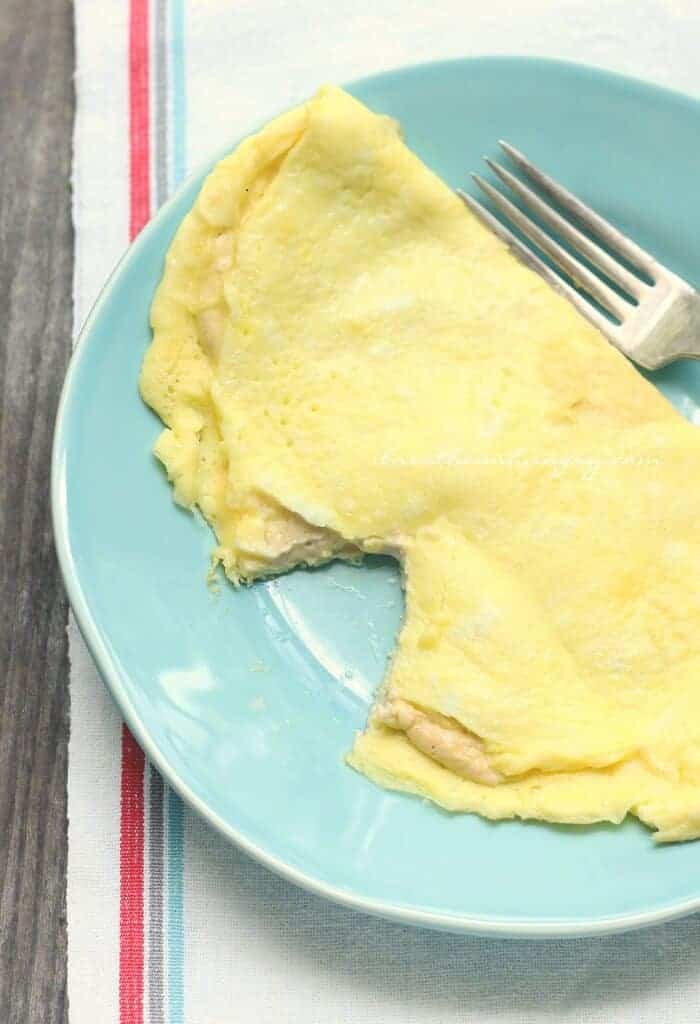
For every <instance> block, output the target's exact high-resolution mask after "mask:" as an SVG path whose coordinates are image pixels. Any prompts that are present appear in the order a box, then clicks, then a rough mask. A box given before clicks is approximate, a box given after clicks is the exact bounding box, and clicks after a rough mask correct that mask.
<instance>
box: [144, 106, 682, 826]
mask: <svg viewBox="0 0 700 1024" xmlns="http://www.w3.org/2000/svg"><path fill="white" fill-rule="evenodd" d="M152 325H153V343H152V345H151V347H150V348H149V350H148V352H147V354H146V359H145V362H144V366H143V372H142V376H141V392H142V394H143V397H144V398H145V400H146V401H147V402H148V403H149V405H151V406H152V407H153V408H154V409H155V410H156V411H157V412H158V414H159V415H160V416H161V418H162V419H163V421H164V423H165V424H166V429H165V430H164V431H163V433H162V434H161V437H160V438H159V440H158V443H157V445H156V454H157V455H158V457H159V458H160V459H161V460H162V462H163V463H164V465H165V467H166V469H167V472H168V474H169V477H170V479H171V481H172V483H173V485H174V489H175V496H176V498H177V500H178V501H180V502H181V503H183V504H185V505H188V506H194V505H197V506H198V507H199V508H200V509H201V510H202V512H203V513H204V515H205V516H206V517H207V519H208V520H209V522H210V523H211V525H212V526H213V528H214V530H215V532H216V535H217V537H218V543H219V546H218V548H217V552H216V553H217V557H218V558H219V559H220V560H221V562H222V563H223V565H224V568H225V570H226V572H227V574H228V575H229V577H230V578H231V579H232V580H233V581H234V582H238V581H241V580H245V581H249V580H252V579H255V578H257V577H260V576H264V575H267V574H270V573H276V572H280V571H283V570H285V569H288V568H290V567H292V566H294V565H299V564H313V563H318V562H321V561H324V560H327V559H329V558H334V557H343V558H355V557H358V556H359V555H360V554H361V553H362V552H364V551H373V552H375V551H387V552H390V553H392V554H394V555H396V556H397V557H398V558H400V559H401V562H402V565H403V569H404V577H405V586H406V593H407V611H406V620H405V623H404V626H403V629H402V632H401V635H400V637H399V641H398V648H397V651H396V654H395V657H394V659H393V663H392V665H391V667H390V670H389V673H388V677H387V679H386V680H385V683H384V685H383V687H382V692H381V694H380V696H379V698H378V701H377V704H376V706H375V708H374V710H373V712H372V715H371V717H370V722H369V725H368V728H367V731H366V732H365V733H363V734H362V735H360V736H359V737H358V738H357V740H356V743H355V747H354V749H353V751H352V753H351V754H350V758H349V760H350V763H351V764H352V765H353V766H354V767H355V768H357V769H359V770H361V771H363V772H365V773H366V774H367V775H368V776H370V777H371V778H372V779H374V780H375V781H377V782H379V783H381V784H382V785H386V786H389V787H393V788H397V789H405V790H409V791H411V792H414V793H418V794H421V795H424V796H428V797H430V798H431V799H432V800H434V801H435V802H437V803H439V804H441V805H442V806H444V807H446V808H449V809H450V810H453V811H476V812H478V813H480V814H483V815H485V816H487V817H491V818H502V817H514V816H518V817H523V818H541V819H545V820H547V821H561V822H575V823H585V822H593V821H600V820H608V821H620V820H621V819H622V818H623V817H624V816H625V815H626V814H627V813H630V812H631V813H633V814H635V815H637V816H638V817H639V818H641V819H642V820H643V821H645V822H647V823H648V824H649V825H651V826H653V827H654V828H656V829H657V830H658V831H657V833H656V838H658V839H661V840H675V839H689V838H693V837H695V836H697V835H699V834H700V685H699V684H700V515H698V501H697V498H696V493H697V490H696V486H695V481H697V480H698V479H700V438H699V437H698V434H697V433H696V431H695V429H694V428H693V427H691V426H690V425H689V424H687V423H686V422H685V421H684V420H683V419H682V418H681V417H680V416H679V415H678V414H677V413H676V412H675V411H674V410H673V409H672V407H671V406H670V405H669V404H668V403H667V402H666V400H665V399H664V398H663V397H662V396H661V395H660V394H659V393H658V392H657V391H656V390H655V389H654V388H653V387H652V386H651V385H650V384H648V383H647V382H646V381H645V380H644V379H643V378H642V377H641V376H640V375H639V374H638V373H637V372H636V371H635V370H634V369H633V368H632V367H631V366H630V365H629V364H628V363H627V362H626V360H625V359H624V358H623V357H622V356H621V355H620V354H619V353H618V352H616V351H615V350H614V349H613V348H611V347H610V346H609V345H608V343H607V342H606V341H605V340H604V339H603V338H602V337H601V336H600V335H599V334H598V333H597V332H596V331H595V330H594V328H592V327H591V326H590V325H589V324H588V323H587V322H586V321H584V320H583V319H582V318H581V317H580V316H579V315H578V314H577V313H576V311H575V310H574V309H573V307H571V306H570V305H569V304H568V303H567V302H566V301H565V300H564V299H562V298H561V297H559V296H558V295H556V294H555V293H554V292H553V291H552V290H551V289H550V288H549V286H548V285H547V284H545V282H543V281H542V280H541V279H540V278H539V277H537V276H536V275H535V274H533V273H532V272H530V271H529V270H528V269H526V268H525V267H524V266H523V265H521V264H520V263H519V262H517V261H516V259H515V258H514V257H513V256H512V255H511V254H510V252H509V251H508V250H507V249H506V248H505V247H504V246H503V245H502V244H501V243H500V242H499V241H498V240H497V239H496V238H495V237H494V236H492V235H491V234H490V233H489V232H488V231H487V230H486V229H485V228H483V227H482V226H481V225H480V224H479V223H478V222H477V221H476V219H475V218H474V217H473V216H472V215H471V214H470V213H469V211H468V210H467V209H466V208H465V207H464V206H463V205H462V203H461V202H460V200H459V199H458V198H457V197H456V196H455V195H454V194H453V193H452V192H451V190H450V189H449V188H448V187H447V186H446V185H445V184H443V183H442V182H441V181H440V180H439V179H438V178H436V177H435V176H434V175H433V174H432V173H431V172H430V171H429V170H428V169H427V168H426V167H425V166H424V165H423V164H422V163H421V162H420V161H419V160H418V159H417V157H415V156H414V155H413V154H412V153H411V152H410V150H409V149H408V148H407V147H406V146H405V145H404V144H403V142H402V141H401V139H400V137H399V134H398V130H397V126H396V125H395V123H394V122H393V121H391V120H390V119H388V118H384V117H379V116H377V115H375V114H373V113H371V112H370V111H369V110H367V109H366V108H365V107H363V106H362V105H361V104H360V103H358V102H356V101H355V100H354V99H352V98H351V97H350V96H348V95H347V94H346V93H344V92H342V91H341V90H339V89H335V88H325V89H322V90H321V91H320V92H319V93H318V95H317V96H316V97H315V98H314V99H313V100H312V101H311V102H309V103H308V104H306V105H305V106H303V107H300V108H299V109H297V110H293V111H292V112H291V113H288V114H286V115H284V116H283V117H280V118H278V119H277V120H275V121H273V122H272V123H271V124H270V125H268V127H267V128H265V129H264V130H263V131H262V132H260V133H259V134H258V135H256V136H254V137H253V138H251V139H248V140H247V141H246V142H244V143H243V144H242V145H241V146H239V148H238V149H237V150H236V151H235V152H234V153H233V154H232V155H231V156H229V157H227V158H226V159H225V160H223V161H222V162H221V163H220V164H219V165H218V166H217V167H216V168H215V169H214V171H213V172H212V173H211V175H210V176H209V177H208V179H207V180H206V182H205V184H204V186H203V188H202V191H201V193H200V195H199V197H198V199H197V201H196V203H195V206H194V208H193V210H192V212H191V213H190V214H188V216H187V217H186V218H185V220H184V221H183V223H182V226H181V227H180V230H179V231H178V234H177V236H176V238H175V240H174V242H173V244H172V246H171V249H170V252H169V253H168V257H167V262H166V267H165V273H164V276H163V280H162V282H161V285H160V287H159V289H158V292H157V294H156V297H155V300H154V303H153V309H152Z"/></svg>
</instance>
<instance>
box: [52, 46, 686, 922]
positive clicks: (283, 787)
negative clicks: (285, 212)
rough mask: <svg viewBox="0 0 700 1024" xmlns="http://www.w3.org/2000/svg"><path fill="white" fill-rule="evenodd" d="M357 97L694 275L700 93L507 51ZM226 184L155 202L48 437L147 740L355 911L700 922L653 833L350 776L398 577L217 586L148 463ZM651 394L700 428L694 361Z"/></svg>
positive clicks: (179, 786) (115, 680) (237, 836)
mask: <svg viewBox="0 0 700 1024" xmlns="http://www.w3.org/2000/svg"><path fill="white" fill-rule="evenodd" d="M350 90H351V91H352V92H353V93H354V94H355V95H356V96H358V97H359V98H360V99H361V100H363V101H364V102H365V103H367V104H369V106H370V107H372V108H374V109H375V110H377V111H382V112H385V113H389V114H392V115H393V116H394V117H397V118H398V119H399V120H400V122H401V124H402V125H403V128H404V132H405V136H406V139H407V141H408V144H409V145H410V146H411V147H412V148H413V149H414V150H415V151H416V152H417V153H418V154H419V155H420V156H421V157H422V158H423V159H424V160H425V161H426V162H427V163H428V164H429V165H430V166H431V167H432V168H434V169H435V171H437V173H438V174H440V175H441V176H442V177H443V178H444V179H445V180H446V181H447V182H449V184H450V185H453V186H458V185H461V186H464V185H466V184H468V171H469V170H470V169H475V168H478V167H479V166H480V164H481V158H482V154H483V153H491V154H495V153H496V140H497V139H498V138H501V137H502V138H506V139H508V140H510V141H511V142H513V143H514V144H515V145H517V146H518V147H520V148H522V149H523V150H524V151H525V152H526V153H528V154H529V155H530V156H531V157H533V159H535V160H536V161H537V162H539V163H540V164H541V165H542V166H543V167H544V168H546V169H547V170H548V171H549V172H550V173H552V174H553V175H555V176H556V177H558V178H560V179H561V180H562V181H564V182H565V183H566V184H567V185H568V186H569V187H571V188H572V189H573V190H574V191H575V192H578V193H580V194H581V195H582V196H583V197H585V198H586V199H587V200H588V201H589V202H590V203H591V204H592V205H593V206H594V207H595V208H596V209H598V210H600V211H601V212H602V213H603V214H604V215H606V216H609V217H610V218H611V219H612V220H613V221H615V222H616V223H617V224H618V225H619V226H620V227H621V228H622V229H623V231H626V232H628V233H629V234H630V235H632V237H633V238H635V239H636V240H637V241H638V242H640V243H641V244H642V245H643V246H645V247H647V248H648V249H650V250H651V251H652V252H653V253H655V254H656V255H657V256H658V257H659V258H660V259H661V260H662V261H663V262H664V263H666V264H668V266H670V267H671V268H672V269H673V270H675V271H677V272H678V273H680V274H682V275H683V276H684V277H686V278H687V279H688V280H689V281H691V282H694V283H695V284H696V285H698V284H699V283H700V261H699V260H698V258H697V257H698V253H699V251H700V243H699V242H698V226H700V189H699V188H698V168H700V103H698V102H696V101H695V100H692V99H690V98H687V97H685V96H681V95H677V94H674V93H671V92H667V91H664V90H662V89H659V88H656V87H653V86H650V85H645V84H642V83H640V82H636V81H631V80H629V79H626V78H620V77H616V76H614V75H610V74H607V73H604V72H601V71H594V70H591V69H587V68H583V67H578V66H574V65H567V64H561V63H558V62H549V61H541V60H523V59H510V58H503V59H498V58H496V59H492V58H484V59H479V60H464V61H455V62H450V63H445V64H433V65H426V66H421V67H415V68H407V69H404V70H400V71H395V72H392V73H390V74H384V75H380V76H378V77H374V78H369V79H365V80H364V81H361V82H358V83H356V84H355V85H353V86H351V87H350ZM226 142H227V143H228V145H227V150H228V149H230V148H231V147H232V146H233V145H234V144H235V142H236V140H235V139H230V140H226ZM212 162H213V161H212ZM208 169H209V168H208V167H207V168H205V170H204V171H203V172H202V173H200V174H198V175H196V176H195V177H193V178H192V179H191V180H190V181H189V182H188V183H187V184H186V185H185V186H184V188H182V190H181V191H180V192H179V193H178V194H177V195H176V196H175V198H174V199H173V200H172V201H171V202H170V203H169V204H168V205H167V206H166V207H165V208H164V209H162V210H161V212H160V213H159V214H158V216H157V217H156V218H155V219H154V221H153V222H152V223H151V224H150V225H149V227H148V228H147V229H146V230H145V231H144V232H143V233H142V234H141V236H140V237H139V239H138V241H137V242H136V243H135V244H134V245H133V246H132V248H131V249H130V251H129V253H128V255H127V256H126V258H125V259H124V261H123V262H122V263H121V265H120V267H119V269H118V270H117V272H116V273H115V274H114V276H113V277H112V279H111V280H110V282H109V284H108V285H107V287H106V288H105V290H104V292H103V294H102V296H101V298H100V300H99V302H98V303H97V306H96V307H95V309H94V310H93V313H92V315H91V316H90V318H89V320H88V323H87V324H86V326H85V329H84V331H83V334H82V337H81V340H80V344H79V346H78V348H77V350H76V353H75V356H74V358H73V361H72V363H71V366H70V370H69V372H68V376H67V379H66V383H65V388H64V392H63V399H62V402H61V407H60V413H59V417H58V425H57V429H56V439H55V450H54V465H53V490H52V498H53V512H54V523H55V532H56V542H57V546H58V553H59V557H60V561H61V566H62V570H63V574H64V576H65V581H66V586H67V588H68V593H69V596H70V600H71V603H72V605H73V609H74V611H75V614H76V616H77V619H78V622H79V624H80V627H81V629H82V631H83V634H84V636H85V639H86V640H87V643H88V645H89V647H90V650H91V651H92V654H93V656H94V658H95V660H96V662H97V664H98V666H99V668H100V671H101V673H102V675H103V677H104V679H105V682H106V683H107V686H108V687H109V689H110V690H111V692H112V694H113V696H114V698H115V700H116V701H117V703H118V705H119V707H120V708H121V710H122V712H123V714H124V717H125V718H126V720H127V722H128V724H129V726H130V728H131V729H132V731H133V733H134V734H135V736H136V738H137V739H138V741H139V742H140V743H141V745H142V746H143V747H144V749H145V751H146V752H147V754H148V756H149V757H150V758H151V760H152V761H153V762H154V763H155V764H156V765H157V766H158V768H159V769H160V770H161V772H162V773H163V775H164V776H165V778H166V779H167V780H168V781H169V782H170V783H171V784H172V785H173V786H174V787H175V789H176V790H177V791H178V792H179V793H180V794H181V795H182V796H183V797H184V798H185V800H187V802H188V803H189V804H191V806H192V807H194V808H195V809H196V810H197V811H198V812H199V813H200V814H201V815H202V816H203V817H204V818H206V819H207V821H209V822H211V824H212V825H213V826H214V827H215V828H217V829H219V830H220V831H221V832H222V833H224V835H226V836H228V837H229V838H230V839H231V840H233V841H234V842H235V843H237V844H238V845H239V846H241V847H242V848H243V849H244V850H246V851H247V852H248V853H250V854H252V855H253V856H255V857H257V858H258V859H259V860H261V861H262V862H263V863H264V864H266V865H268V866H269V867H270V868H272V869H274V870H276V871H278V872H280V873H281V874H283V875H284V876H285V877H287V878H289V879H290V880H291V881H294V882H297V883H299V884H300V885H304V886H306V887H308V888H309V889H312V890H314V891H315V892H318V893H322V894H323V895H325V896H329V897H331V898H333V899H336V900H338V901H340V902H342V903H345V904H348V905H349V906H352V907H356V908H358V909H361V910H365V911H371V912H375V913H379V914H383V915H385V916H387V917H392V918H395V919H400V920H403V921H408V922H413V923H415V924H423V925H428V926H433V927H440V928H448V929H453V930H459V931H470V932H482V933H500V934H505V935H574V934H576V935H580V934H582V933H593V932H606V931H613V930H618V929H623V928H630V927H636V926H640V925H643V924H647V923H650V922H654V921H660V920H663V919H664V918H668V917H671V916H673V915H679V914H683V913H687V912H689V911H690V910H693V909H695V908H698V907H700V869H699V868H698V854H699V853H700V847H698V845H696V844H686V845H676V846H669V847H662V848H656V847H655V846H654V844H653V843H652V841H651V838H650V835H649V833H648V832H647V831H646V830H645V829H644V828H643V827H641V826H640V825H638V824H637V823H636V822H635V821H628V822H627V823H625V824H624V825H623V826H622V827H619V828H614V827H609V826H599V827H593V828H586V829H580V828H567V827H552V826H547V825H540V824H522V823H518V822H505V823H501V824H490V823H488V822H486V821H483V820H481V819H480V818H477V817H469V816H450V815H448V814H446V813H443V812H442V811H440V810H438V809H436V808H435V807H433V806H430V805H428V804H427V803H424V802H422V801H420V800H417V799H414V798H413V797H410V796H404V795H399V794H394V793H389V792H386V791H384V790H382V789H378V788H377V787H376V786H374V785H372V784H371V783H370V782H368V781H367V780H366V779H365V778H363V777H361V776H360V775H357V774H355V773H354V772H353V771H351V770H350V769H349V768H347V767H346V766H345V765H344V763H343V756H344V754H345V753H346V751H347V750H348V749H349V747H350V746H351V744H352V739H353V734H354V733H355V731H356V730H357V729H361V728H362V727H363V725H364V722H365V718H366V715H367V709H368V707H369V705H370V702H371V700H372V693H373V691H374V689H375V687H376V685H377V683H378V682H379V680H380V678H381V677H382V674H383V671H384V667H385V661H386V657H387V655H388V654H389V652H390V651H391V649H392V645H393V643H394V638H395V635H396V632H397V629H398V627H399V624H400V621H401V615H402V597H401V592H400V588H399V581H398V574H397V570H396V567H395V565H394V564H393V563H392V562H390V561H388V560H368V561H367V563H366V564H365V565H364V566H361V567H350V566H347V565H331V566H328V567H327V568H324V569H321V570H317V571H298V572H295V573H291V574H290V575H287V576H285V577H283V578H281V579H278V580H275V581H274V582H271V583H267V584H257V585H255V586H253V587H251V588H250V589H246V590H240V591H235V590H234V589H233V587H230V586H228V585H227V584H223V585H222V586H221V587H220V589H219V592H218V593H216V594H214V593H212V591H211V589H210V588H209V587H207V585H206V579H205V577H206V572H207V559H208V556H209V552H210V549H211V547H212V536H211V534H210V532H209V530H208V529H207V527H206V526H205V525H204V524H203V523H202V522H201V521H200V520H199V519H197V518H195V516H193V515H189V514H188V513H186V512H184V511H182V510H180V509H178V508H177V507H176V506H175V505H174V504H173V502H172V497H171V493H170V487H169V485H168V483H167V481H166V479H165V476H164V474H163V473H162V471H161V470H160V468H159V466H158V465H157V464H156V461H155V460H154V458H153V456H152V455H151V446H152V444H153V441H154V439H155V437H156V435H157V434H158V431H159V429H160V425H159V423H158V421H157V419H156V417H155V416H154V415H152V413H151V412H150V411H149V410H148V409H147V408H146V407H145V406H144V405H143V404H142V402H141V401H140V399H139V397H138V394H137V390H136V382H137V377H138V373H139V367H140V365H141V359H142V357H143V353H144V351H145V349H146V346H147V345H148V343H149V329H148V309H149V304H150V302H151V297H152V295H153V291H154V288H155V287H156V284H157V282H158V280H159V278H160V274H161V268H162V265H163V257H164V254H165V251H166V249H167V247H168V245H169V243H170V240H171V238H172V236H173V233H174V232H175V229H176V228H177V225H178V224H179V222H180V220H181V219H182V217H183V215H184V214H185V213H186V211H187V210H188V209H189V208H190V206H191V205H192V202H193V200H194V198H195V195H196V194H197V191H198V190H199V187H200V184H201V182H202V178H203V175H204V173H206V171H208ZM514 358H517V356H516V355H515V354H514ZM655 381H656V383H657V384H658V386H659V387H660V388H662V390H663V391H664V392H665V393H666V394H668V395H669V397H670V398H671V399H672V401H673V402H675V403H676V405H677V406H678V407H679V408H680V409H681V410H682V411H683V412H684V413H685V414H686V415H687V416H689V417H690V418H693V417H695V416H696V415H697V414H698V408H699V404H698V403H699V401H700V368H699V367H698V366H697V365H691V364H687V363H686V364H683V365H677V366H675V367H674V368H672V369H670V370H668V371H666V372H664V373H662V374H659V375H657V376H656V377H655Z"/></svg>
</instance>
